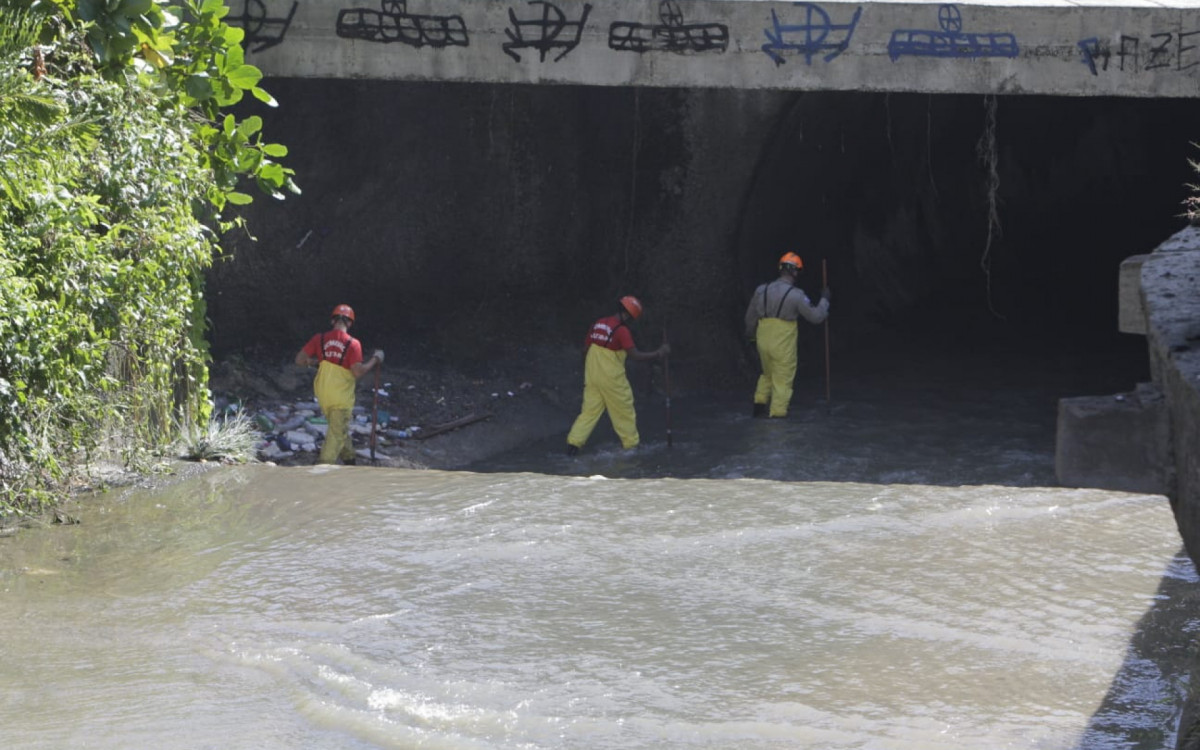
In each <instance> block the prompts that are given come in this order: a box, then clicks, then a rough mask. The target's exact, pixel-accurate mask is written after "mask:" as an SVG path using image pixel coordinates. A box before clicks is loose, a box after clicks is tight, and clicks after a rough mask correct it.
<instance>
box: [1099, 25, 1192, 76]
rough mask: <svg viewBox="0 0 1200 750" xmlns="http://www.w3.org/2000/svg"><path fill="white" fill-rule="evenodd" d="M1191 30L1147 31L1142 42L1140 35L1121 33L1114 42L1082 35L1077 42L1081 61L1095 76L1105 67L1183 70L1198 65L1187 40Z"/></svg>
mask: <svg viewBox="0 0 1200 750" xmlns="http://www.w3.org/2000/svg"><path fill="white" fill-rule="evenodd" d="M1197 35H1200V29H1197V30H1195V31H1163V32H1155V33H1152V34H1150V37H1149V39H1148V40H1146V41H1145V43H1144V44H1143V40H1142V38H1141V37H1137V36H1128V35H1126V34H1121V35H1120V36H1118V37H1117V41H1116V44H1113V43H1112V42H1110V41H1108V40H1103V41H1102V40H1100V39H1098V38H1096V37H1090V38H1088V39H1082V40H1080V41H1079V42H1078V43H1077V46H1078V47H1079V52H1080V55H1081V57H1082V62H1083V64H1084V65H1086V66H1087V68H1088V70H1089V71H1091V73H1092V75H1094V76H1098V75H1100V73H1101V72H1108V70H1109V67H1110V66H1111V67H1112V68H1113V69H1115V70H1118V71H1121V72H1131V73H1137V72H1142V71H1149V70H1175V71H1184V70H1188V69H1190V68H1194V67H1196V66H1197V65H1200V53H1196V52H1193V50H1195V49H1196V48H1197V45H1195V44H1190V43H1189V42H1191V41H1192V37H1194V36H1197Z"/></svg>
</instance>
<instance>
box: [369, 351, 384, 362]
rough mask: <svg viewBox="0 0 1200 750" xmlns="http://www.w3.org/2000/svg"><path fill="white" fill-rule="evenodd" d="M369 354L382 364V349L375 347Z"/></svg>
mask: <svg viewBox="0 0 1200 750" xmlns="http://www.w3.org/2000/svg"><path fill="white" fill-rule="evenodd" d="M371 356H372V357H374V358H375V359H377V360H379V364H381V365H382V364H383V350H382V349H376V350H375V353H374V354H372V355H371Z"/></svg>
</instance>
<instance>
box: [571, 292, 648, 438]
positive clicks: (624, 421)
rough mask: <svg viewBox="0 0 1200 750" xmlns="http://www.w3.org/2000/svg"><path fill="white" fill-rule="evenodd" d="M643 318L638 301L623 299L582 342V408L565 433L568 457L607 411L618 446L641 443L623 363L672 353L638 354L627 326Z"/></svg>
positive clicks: (593, 327) (640, 352)
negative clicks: (615, 312)
mask: <svg viewBox="0 0 1200 750" xmlns="http://www.w3.org/2000/svg"><path fill="white" fill-rule="evenodd" d="M641 315H642V303H641V302H639V301H638V299H637V297H622V298H621V300H620V309H619V310H618V312H617V314H616V315H610V316H609V317H607V318H601V319H600V320H597V321H596V322H595V323H594V324H593V325H592V328H591V330H589V331H588V334H587V337H586V338H585V339H584V343H583V345H584V350H585V352H586V355H585V359H584V364H583V408H582V409H581V411H580V412H579V416H578V417H576V418H575V424H573V425H572V426H571V431H570V432H569V433H567V455H568V456H574V455H576V454H577V453H579V449H580V448H582V447H583V445H584V443H586V442H587V440H588V438H589V437H590V436H591V434H592V430H593V429H595V427H596V423H597V422H598V421H600V417H601V415H603V414H604V412H605V410H608V418H609V420H610V421H611V422H612V426H613V429H614V430H615V431H616V433H617V437H619V438H620V439H621V445H622V446H623V447H624V448H625V449H626V450H628V449H631V448H636V447H637V445H638V443H639V442H640V438H639V437H638V431H637V414H636V413H635V412H634V410H633V389H632V388H631V387H630V386H629V378H628V377H627V376H626V374H625V359H626V357H627V356H628V357H633V358H634V359H635V360H638V361H643V360H651V359H662V358H663V357H665V356H667V355H668V354H670V353H671V347H670V346H669V345H667V344H663V345H662V346H660V347H659V348H658V349H656V350H654V351H652V352H643V351H640V350H639V349H638V348H637V347H635V346H634V344H633V334H632V333H631V332H630V330H629V323H630V322H632V321H635V320H637V319H638V318H640V317H641Z"/></svg>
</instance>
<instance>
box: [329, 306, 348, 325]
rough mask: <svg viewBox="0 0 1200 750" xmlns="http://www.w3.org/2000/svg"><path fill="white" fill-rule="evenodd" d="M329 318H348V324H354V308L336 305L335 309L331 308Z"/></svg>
mask: <svg viewBox="0 0 1200 750" xmlns="http://www.w3.org/2000/svg"><path fill="white" fill-rule="evenodd" d="M329 317H331V318H349V319H350V322H351V323H353V322H354V308H352V307H350V305H338V306H337V307H335V308H333V314H331V315H330V316H329Z"/></svg>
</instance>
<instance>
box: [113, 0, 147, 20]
mask: <svg viewBox="0 0 1200 750" xmlns="http://www.w3.org/2000/svg"><path fill="white" fill-rule="evenodd" d="M153 7H154V0H123V2H121V4H120V7H119V8H118V9H117V11H116V12H117V13H120V14H121V15H124V16H140V15H143V14H144V13H148V12H149V11H150V9H151V8H153Z"/></svg>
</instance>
